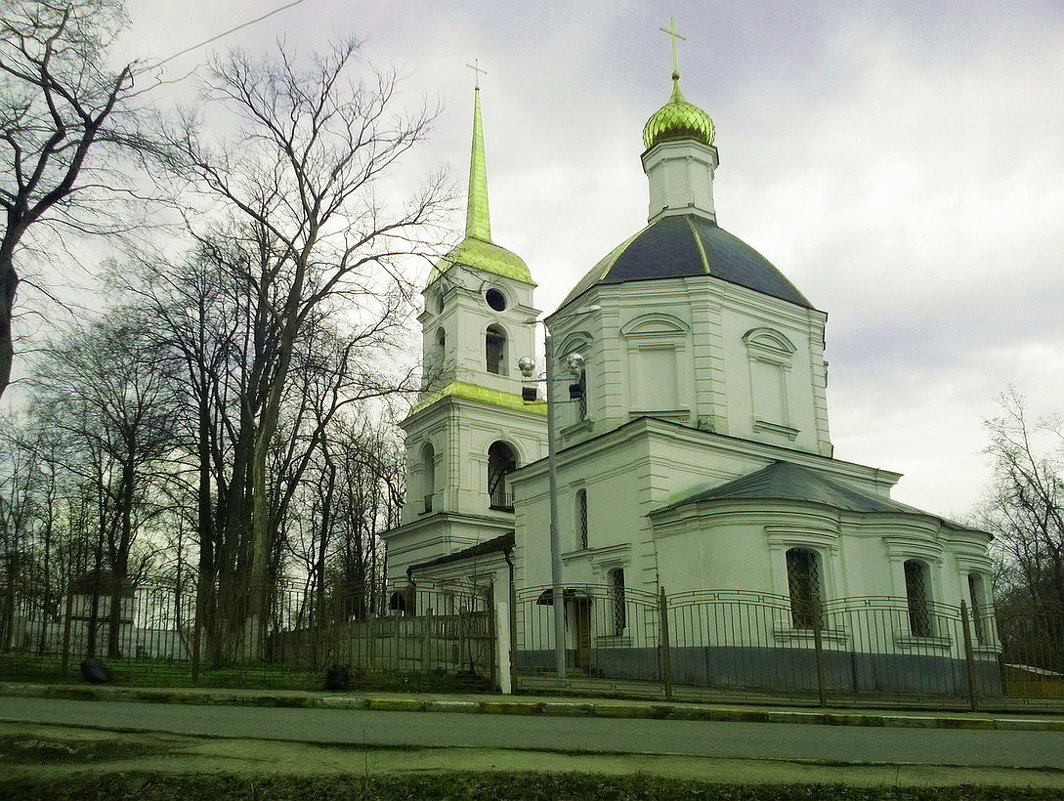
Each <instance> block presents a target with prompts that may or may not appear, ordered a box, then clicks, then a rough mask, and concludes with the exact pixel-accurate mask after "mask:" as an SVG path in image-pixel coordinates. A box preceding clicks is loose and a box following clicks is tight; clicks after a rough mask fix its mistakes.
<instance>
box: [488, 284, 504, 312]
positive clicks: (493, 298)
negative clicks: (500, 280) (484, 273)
mask: <svg viewBox="0 0 1064 801" xmlns="http://www.w3.org/2000/svg"><path fill="white" fill-rule="evenodd" d="M484 300H486V301H487V302H488V305H489V306H491V308H493V309H495V311H502V310H503V309H505V308H506V296H505V295H504V294H502V292H500V291H499V290H497V289H489V290H488V291H487V292H485V293H484Z"/></svg>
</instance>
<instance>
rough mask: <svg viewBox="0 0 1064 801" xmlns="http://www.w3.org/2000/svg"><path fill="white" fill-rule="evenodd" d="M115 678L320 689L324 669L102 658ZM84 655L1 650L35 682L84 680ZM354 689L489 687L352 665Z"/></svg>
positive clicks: (4, 664)
mask: <svg viewBox="0 0 1064 801" xmlns="http://www.w3.org/2000/svg"><path fill="white" fill-rule="evenodd" d="M104 662H105V664H106V665H107V668H108V670H109V671H110V672H111V680H112V683H113V684H115V685H118V686H120V687H213V688H224V689H234V690H241V689H254V690H321V689H323V687H324V684H323V682H324V672H323V671H317V670H310V669H307V668H302V667H299V666H295V665H285V664H278V663H271V662H255V663H249V664H243V665H231V666H228V667H224V668H202V669H201V670H200V672H199V677H198V678H197V679H196V680H195V681H194V680H193V678H192V666H191V665H190V664H189V663H188V662H167V661H165V660H152V659H142V660H136V659H120V660H107V659H105V660H104ZM79 665H80V659H77V658H71V660H70V665H69V666H68V668H67V670H66V671H65V672H64V671H63V669H62V661H61V660H60V658H59V657H58V656H53V655H43V656H38V655H35V654H21V653H8V654H0V679H2V680H4V681H26V682H34V683H37V684H80V683H82V678H81V672H80V667H79ZM352 679H353V681H352V689H355V690H380V691H395V692H474V691H480V690H484V691H486V690H490V687H489V686H487V684H488V683H487V682H486V681H484V680H482V679H480V680H478V679H477V678H476V677H473V679H472V680H467V679H466V678H465V677H462V676H458V675H455V674H453V673H446V672H443V671H428V672H406V671H399V670H372V671H367V670H357V669H356V670H354V671H352Z"/></svg>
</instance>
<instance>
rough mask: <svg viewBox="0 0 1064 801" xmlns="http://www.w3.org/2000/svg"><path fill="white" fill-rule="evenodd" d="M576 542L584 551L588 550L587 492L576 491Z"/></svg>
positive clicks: (582, 490)
mask: <svg viewBox="0 0 1064 801" xmlns="http://www.w3.org/2000/svg"><path fill="white" fill-rule="evenodd" d="M576 541H577V544H578V546H579V548H580V550H582V551H586V550H587V547H588V546H587V490H584V489H580V490H577V491H576Z"/></svg>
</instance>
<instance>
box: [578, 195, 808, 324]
mask: <svg viewBox="0 0 1064 801" xmlns="http://www.w3.org/2000/svg"><path fill="white" fill-rule="evenodd" d="M696 275H712V276H714V277H715V278H720V279H721V280H722V281H728V282H729V283H732V284H738V285H739V286H744V287H746V288H748V289H753V290H754V291H755V292H760V293H762V294H764V295H770V296H772V297H774V298H779V299H781V300H786V301H789V302H790V303H794V304H797V305H798V306H804V307H805V308H808V309H811V308H814V307H813V304H811V303H810V302H809V300H808V299H807V298H806V297H805V295H803V294H802V293H801V292H799V291H798V288H797V287H795V285H794V284H792V283H791V282H790V281H789V280H787V278H786V276H784V275H783V273H781V272H780V271H779V270H777V269H776V267H775V266H774V265H773V264H772V262H770V261H769V260H768V259H766V258H765V257H764V256H762V255H761V254H760V253H758V252H757V251H756V250H754V249H753V248H752V247H750V246H749V245H748V244H746V243H745V242H743V241H742V240H741V239H739V238H738V237H736V236H733V235H732V234H730V233H728V232H727V231H725V230H724V229H723V228H721V227H720V226H719V225H717V224H716V223H715V222H714V221H713V220H710V219H709V218H707V217H702V216H700V215H696V214H677V215H672V216H669V217H662V218H661V219H660V220H658V221H657V222H655V223H653V224H652V225H648V226H647V227H646V228H644V229H643V230H642V231H640V232H639V233H637V234H636V235H635V236H633V237H631V238H630V239H628V240H626V241H625V242H622V243H621V244H620V245H619V246H618V247H616V248H614V249H613V250H612V251H611V252H610V253H609V255H607V256H606V257H605V258H604V259H602V260H601V261H600V262H599V263H598V264H596V265H595V266H594V267H593V268H592V269H591V271H590V272H588V273H587V274H586V275H585V276H584V277H583V278H582V279H581V280H580V282H579V283H578V284H577V285H576V286H575V287H574V288H573V291H572V292H570V293H569V296H568V297H567V298H566V299H565V301H564V303H563V304H562V305H564V304H565V303H568V302H569V301H571V300H572V299H573V298H575V297H577V296H578V295H580V294H582V293H583V292H585V291H587V290H588V289H590V288H591V287H593V286H595V285H596V284H622V283H625V282H627V281H648V280H653V279H656V278H682V277H685V276H696Z"/></svg>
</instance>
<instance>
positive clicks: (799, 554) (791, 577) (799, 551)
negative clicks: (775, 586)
mask: <svg viewBox="0 0 1064 801" xmlns="http://www.w3.org/2000/svg"><path fill="white" fill-rule="evenodd" d="M787 587H788V589H789V591H790V595H791V625H793V626H794V627H795V628H796V629H812V628H815V627H816V625H817V624H818V623H819V621H820V602H821V588H820V556H819V554H817V552H816V551H811V550H809V549H808V548H791V549H790V550H789V551H787Z"/></svg>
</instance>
